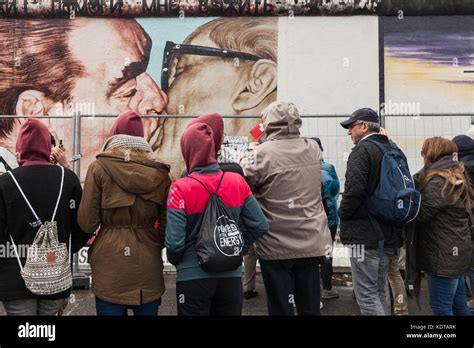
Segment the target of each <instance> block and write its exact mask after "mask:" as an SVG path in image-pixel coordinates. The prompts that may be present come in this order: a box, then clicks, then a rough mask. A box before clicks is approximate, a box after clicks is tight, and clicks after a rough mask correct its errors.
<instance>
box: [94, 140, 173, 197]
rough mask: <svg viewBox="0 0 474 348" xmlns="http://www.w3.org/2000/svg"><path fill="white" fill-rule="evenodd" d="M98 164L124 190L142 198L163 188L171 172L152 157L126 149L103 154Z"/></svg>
mask: <svg viewBox="0 0 474 348" xmlns="http://www.w3.org/2000/svg"><path fill="white" fill-rule="evenodd" d="M97 162H98V163H99V165H100V166H101V167H102V168H103V169H104V171H105V172H106V173H107V174H108V175H109V176H110V177H111V178H112V180H113V181H114V182H115V183H116V184H117V185H118V186H119V187H120V188H121V189H122V190H124V191H126V192H128V193H131V194H135V195H141V196H143V195H147V194H152V193H153V192H155V191H156V190H157V189H158V188H159V187H162V185H163V182H164V181H165V180H166V179H167V177H168V173H169V170H170V168H169V166H168V165H166V164H163V163H160V162H158V160H157V159H154V158H153V157H152V155H146V154H143V155H138V154H136V153H133V152H131V153H130V152H129V151H127V150H126V149H114V151H106V152H103V153H101V154H99V155H98V156H97Z"/></svg>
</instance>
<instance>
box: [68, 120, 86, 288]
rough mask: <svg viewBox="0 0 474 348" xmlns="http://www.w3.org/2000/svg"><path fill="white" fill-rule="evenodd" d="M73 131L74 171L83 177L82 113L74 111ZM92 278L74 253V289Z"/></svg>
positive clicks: (81, 286)
mask: <svg viewBox="0 0 474 348" xmlns="http://www.w3.org/2000/svg"><path fill="white" fill-rule="evenodd" d="M72 120H73V132H72V149H73V150H72V151H73V154H72V157H71V162H72V164H73V167H72V168H73V171H74V173H76V175H77V177H78V178H79V179H80V178H81V157H82V155H81V114H80V113H74V116H73V117H72ZM89 287H90V278H89V276H87V275H86V274H84V273H80V272H79V254H78V253H76V254H74V268H73V288H74V289H89Z"/></svg>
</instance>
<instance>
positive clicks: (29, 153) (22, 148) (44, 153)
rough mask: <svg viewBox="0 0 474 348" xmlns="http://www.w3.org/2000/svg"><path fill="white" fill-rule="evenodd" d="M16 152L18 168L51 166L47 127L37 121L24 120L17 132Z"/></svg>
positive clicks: (49, 137) (49, 136) (49, 138)
mask: <svg viewBox="0 0 474 348" xmlns="http://www.w3.org/2000/svg"><path fill="white" fill-rule="evenodd" d="M16 152H17V153H18V156H19V160H18V164H19V165H20V166H30V165H35V164H39V165H51V162H50V155H51V135H50V133H49V130H48V127H46V125H45V124H44V123H43V122H41V121H39V120H37V119H28V120H26V122H25V123H23V124H22V125H21V127H20V130H19V132H18V137H17V141H16Z"/></svg>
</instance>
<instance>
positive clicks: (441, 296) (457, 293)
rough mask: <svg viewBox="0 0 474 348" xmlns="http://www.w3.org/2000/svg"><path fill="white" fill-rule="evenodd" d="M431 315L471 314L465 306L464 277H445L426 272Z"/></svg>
mask: <svg viewBox="0 0 474 348" xmlns="http://www.w3.org/2000/svg"><path fill="white" fill-rule="evenodd" d="M428 291H429V293H430V306H431V311H432V312H433V315H472V314H471V311H470V310H469V307H468V306H467V299H466V288H465V286H464V277H459V278H447V277H437V276H434V275H431V274H428Z"/></svg>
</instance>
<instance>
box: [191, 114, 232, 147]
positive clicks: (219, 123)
mask: <svg viewBox="0 0 474 348" xmlns="http://www.w3.org/2000/svg"><path fill="white" fill-rule="evenodd" d="M196 123H204V124H207V125H208V126H209V127H211V129H212V133H213V136H214V146H215V149H216V153H217V152H219V151H220V150H221V147H222V143H223V142H224V120H223V119H222V116H221V114H219V113H217V112H216V113H213V114H206V115H202V116H199V117H198V118H195V119H194V120H192V121H191V122H189V124H188V127H189V126H191V125H193V124H196Z"/></svg>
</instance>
